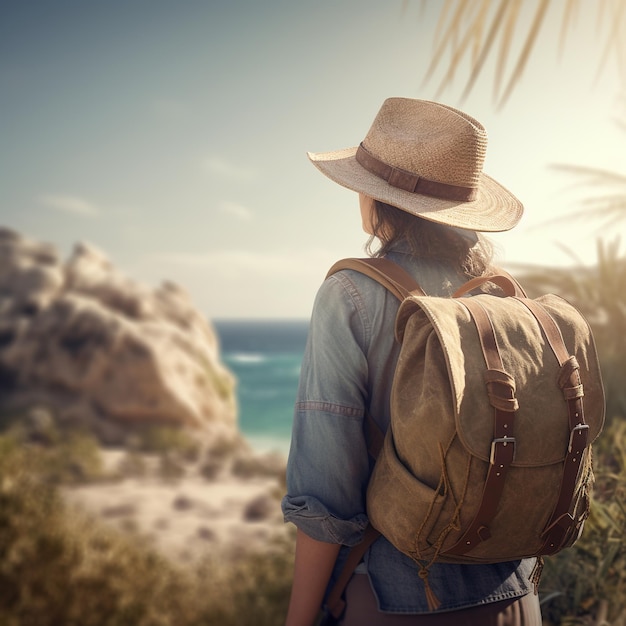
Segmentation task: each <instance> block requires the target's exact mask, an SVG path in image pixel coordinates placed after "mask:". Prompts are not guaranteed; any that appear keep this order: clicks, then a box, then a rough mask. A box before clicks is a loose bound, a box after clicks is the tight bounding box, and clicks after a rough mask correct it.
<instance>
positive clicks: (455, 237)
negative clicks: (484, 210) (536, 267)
mask: <svg viewBox="0 0 626 626" xmlns="http://www.w3.org/2000/svg"><path fill="white" fill-rule="evenodd" d="M374 207H375V208H374V211H373V215H372V231H373V234H372V235H371V236H370V238H369V240H368V242H367V244H366V250H367V252H368V254H370V255H371V256H383V255H384V254H386V253H387V252H388V251H389V250H390V249H391V248H392V247H394V245H395V244H397V243H399V242H403V243H405V244H408V248H409V251H410V253H411V254H412V255H414V256H416V257H421V258H439V259H445V260H449V261H451V262H453V263H455V264H456V265H457V266H458V267H460V268H461V269H462V270H463V272H464V273H465V274H466V275H467V276H468V278H473V277H474V276H482V275H484V274H487V273H489V272H490V271H491V264H492V260H493V245H492V244H491V242H490V241H489V240H488V239H486V238H485V237H484V236H483V235H481V234H480V233H477V235H478V241H477V242H473V241H471V240H470V239H468V238H466V237H463V236H462V235H460V234H458V233H457V232H456V231H455V230H454V229H452V228H450V227H448V226H444V225H442V224H437V223H436V222H431V221H430V220H425V219H423V218H420V217H417V216H415V215H412V214H411V213H407V212H406V211H403V210H402V209H398V208H396V207H394V206H391V205H389V204H385V203H384V202H380V201H379V200H376V201H375V202H374ZM375 239H378V240H379V241H380V247H379V248H378V249H377V250H373V243H374V240H375Z"/></svg>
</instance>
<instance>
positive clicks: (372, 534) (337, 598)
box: [326, 524, 380, 620]
mask: <svg viewBox="0 0 626 626" xmlns="http://www.w3.org/2000/svg"><path fill="white" fill-rule="evenodd" d="M379 537H380V533H379V532H378V531H377V530H376V529H375V528H374V527H373V526H372V525H371V524H368V525H367V527H366V529H365V534H364V536H363V540H362V541H361V543H358V544H357V545H356V546H354V547H353V548H352V549H351V550H350V552H349V553H348V557H347V559H346V562H345V563H344V566H343V568H342V570H341V572H340V574H339V577H338V578H337V581H336V582H335V584H334V586H333V588H332V589H331V591H330V593H329V594H328V598H327V600H326V608H327V609H328V611H329V612H330V614H331V615H332V616H333V617H334V618H335V619H337V620H338V619H339V618H340V617H341V615H342V613H343V612H344V609H345V608H346V601H345V600H344V599H343V592H344V589H345V588H346V586H347V585H348V583H349V582H350V578H351V577H352V574H353V573H354V570H355V569H356V567H357V565H358V564H359V563H360V562H361V559H362V558H363V557H364V556H365V553H366V552H367V551H368V550H369V548H370V546H371V545H372V544H373V543H374V542H375V541H376V539H378V538H379Z"/></svg>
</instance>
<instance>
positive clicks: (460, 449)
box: [328, 259, 604, 616]
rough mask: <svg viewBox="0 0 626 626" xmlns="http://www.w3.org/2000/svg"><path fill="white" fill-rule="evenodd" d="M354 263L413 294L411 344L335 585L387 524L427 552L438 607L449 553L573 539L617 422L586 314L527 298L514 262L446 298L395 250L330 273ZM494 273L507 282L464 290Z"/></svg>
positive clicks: (334, 600)
mask: <svg viewBox="0 0 626 626" xmlns="http://www.w3.org/2000/svg"><path fill="white" fill-rule="evenodd" d="M346 268H347V269H353V270H357V271H359V272H361V273H364V274H366V275H368V276H370V277H371V278H373V279H374V280H377V281H378V282H380V283H381V284H382V285H384V286H385V287H386V288H387V289H389V290H390V291H391V292H392V293H393V294H394V295H395V296H396V297H398V298H399V299H400V300H401V305H400V308H399V311H398V315H397V318H396V323H395V333H396V338H397V340H398V341H399V342H400V344H401V348H400V355H399V358H398V363H397V366H396V371H395V374H394V379H393V386H392V392H391V406H390V409H391V421H390V426H389V429H388V431H387V433H379V432H376V431H377V427H376V426H375V422H374V421H373V420H372V419H368V421H367V423H368V428H367V429H366V435H367V438H368V440H369V442H370V450H371V451H372V454H373V455H374V456H376V457H377V460H376V464H375V466H374V470H373V473H372V476H371V479H370V482H369V485H368V490H367V497H366V504H367V514H368V518H369V520H370V527H368V529H367V531H366V537H365V540H364V541H363V542H362V543H361V544H359V546H357V547H356V548H355V549H353V551H352V553H351V554H350V555H349V557H348V563H347V564H346V566H345V568H344V570H343V572H342V573H341V575H340V578H339V581H338V583H337V585H336V586H335V587H334V588H333V590H332V592H331V595H330V597H329V601H328V606H329V607H330V609H331V612H332V613H333V614H335V615H336V616H337V615H338V614H340V613H341V610H342V607H343V602H342V600H341V593H342V591H343V588H344V587H345V585H346V584H347V582H348V580H349V578H350V576H351V574H352V571H353V569H354V567H355V566H356V564H357V563H358V561H359V560H360V559H361V557H362V555H363V554H364V553H365V551H366V550H367V548H368V547H369V545H370V544H371V543H372V542H373V541H374V540H375V539H376V538H377V537H378V536H379V533H382V534H383V535H384V536H385V537H386V538H387V539H388V540H389V541H390V542H391V543H392V544H393V545H394V546H395V547H396V548H397V549H398V550H400V551H401V552H403V553H404V554H406V555H408V556H409V557H411V558H412V559H413V560H414V561H415V562H416V563H417V564H418V566H419V568H420V575H421V577H422V579H423V580H424V581H425V584H426V595H427V599H428V602H429V605H430V607H431V609H433V610H434V609H435V608H436V607H437V606H438V600H437V598H436V597H435V596H434V594H433V593H432V591H431V590H430V587H429V585H428V568H429V567H430V565H432V563H434V562H435V561H439V562H451V563H494V562H502V561H512V560H517V559H521V558H525V557H532V556H538V557H542V556H543V555H551V554H555V553H556V552H558V551H559V550H561V549H563V548H565V547H567V546H571V545H572V544H573V543H574V542H575V541H576V540H577V538H578V537H579V536H580V533H581V531H582V528H583V524H584V521H585V519H586V518H587V515H588V512H589V502H590V491H591V487H592V483H593V472H592V460H591V443H592V442H593V441H594V440H595V439H596V437H597V436H598V434H599V433H600V431H601V429H602V426H603V422H604V390H603V386H602V380H601V375H600V368H599V363H598V357H597V353H596V348H595V344H594V340H593V336H592V332H591V329H590V327H589V324H588V323H587V321H586V320H585V319H584V318H583V316H582V315H581V314H580V313H579V312H578V311H577V310H576V309H575V308H574V307H573V306H572V305H571V304H569V303H568V302H566V301H565V300H564V299H562V298H560V297H559V296H556V295H552V294H548V295H543V296H541V297H539V298H537V299H529V298H527V297H526V295H525V293H524V292H523V290H522V288H521V287H520V285H519V284H518V283H517V282H516V281H515V280H513V279H512V278H511V277H510V276H508V275H498V276H490V277H487V278H485V277H482V278H477V279H473V280H471V281H469V282H468V283H466V284H465V285H464V286H462V287H461V288H460V289H459V290H457V292H456V293H455V294H454V297H452V298H442V297H434V296H427V295H425V294H424V292H423V291H422V290H421V289H420V288H419V286H418V285H417V283H415V281H414V280H413V278H412V277H410V276H409V274H408V273H406V272H405V271H404V270H403V269H402V268H401V267H399V266H398V265H396V264H394V263H392V262H391V261H389V260H387V259H344V260H342V261H339V262H338V263H336V264H335V265H334V266H333V267H332V268H331V270H330V272H329V275H330V274H332V273H334V272H336V271H338V270H340V269H346ZM486 282H492V283H494V284H496V285H498V286H499V287H500V289H501V291H502V292H503V294H504V295H502V294H500V295H493V294H490V293H480V294H477V295H471V297H464V296H467V295H468V294H469V293H470V292H471V291H473V290H475V289H477V288H479V287H481V286H482V285H484V284H485V283H486ZM538 562H539V563H542V559H541V558H540V559H539V561H538ZM540 573H541V570H540V568H539V569H538V571H537V572H536V573H535V582H538V577H539V575H540Z"/></svg>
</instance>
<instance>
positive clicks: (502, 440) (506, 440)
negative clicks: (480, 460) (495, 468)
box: [489, 437, 515, 465]
mask: <svg viewBox="0 0 626 626" xmlns="http://www.w3.org/2000/svg"><path fill="white" fill-rule="evenodd" d="M498 444H502V446H503V447H505V448H506V447H507V446H508V445H511V446H512V447H513V452H512V453H511V460H513V459H514V458H515V437H498V438H496V439H494V440H493V441H492V442H491V454H490V456H489V462H490V463H491V465H494V464H495V462H496V448H497V446H498Z"/></svg>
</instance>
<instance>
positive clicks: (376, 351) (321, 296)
mask: <svg viewBox="0 0 626 626" xmlns="http://www.w3.org/2000/svg"><path fill="white" fill-rule="evenodd" d="M486 143H487V140H486V133H485V130H484V128H483V127H482V126H481V125H480V124H479V123H478V122H477V121H476V120H474V119H473V118H471V117H470V116H468V115H466V114H465V113H462V112H461V111H457V110H455V109H453V108H451V107H447V106H444V105H441V104H437V103H434V102H426V101H422V100H412V99H405V98H391V99H388V100H386V101H385V102H384V103H383V105H382V107H381V109H380V111H379V113H378V115H377V116H376V118H375V120H374V123H373V124H372V127H371V128H370V131H369V132H368V134H367V136H366V138H365V139H364V141H363V142H362V143H361V145H360V146H359V147H358V148H350V149H347V150H342V151H338V152H331V153H321V154H309V158H310V159H311V161H312V162H313V163H314V165H316V167H318V169H319V170H320V171H321V172H322V173H323V174H325V175H326V176H328V177H329V178H330V179H331V180H334V181H335V182H337V183H339V184H340V185H342V186H344V187H347V188H349V189H352V190H354V191H356V192H358V194H359V203H360V208H361V215H362V223H363V228H364V230H365V231H366V232H367V233H369V234H370V240H369V243H368V250H370V248H371V245H372V244H373V242H374V240H378V241H379V242H380V248H379V250H378V251H377V252H376V255H377V256H385V257H386V258H388V259H390V260H392V261H394V262H396V263H397V264H399V265H400V266H401V267H403V268H404V269H405V270H407V271H408V272H409V274H411V275H412V276H413V277H414V278H415V279H416V280H417V282H418V283H419V284H420V286H421V287H422V289H423V290H424V291H425V292H426V293H427V294H429V295H437V296H450V295H451V294H452V293H453V292H454V291H455V289H456V288H457V287H459V286H460V285H461V284H463V283H464V282H465V281H467V280H468V279H469V278H472V277H474V276H479V275H482V274H485V273H487V272H489V271H490V263H491V252H490V247H489V245H488V244H487V243H486V242H485V240H484V239H483V238H482V237H481V236H479V235H478V234H477V232H479V231H502V230H508V229H510V228H512V227H513V226H515V224H517V222H518V221H519V219H520V217H521V214H522V211H523V208H522V205H521V203H520V202H519V201H518V200H517V198H515V197H514V196H513V195H512V194H511V193H510V192H509V191H507V190H506V189H505V188H504V187H502V186H501V185H499V184H498V183H497V182H496V181H494V180H493V179H491V178H489V177H488V176H486V175H485V174H483V173H482V165H483V161H484V157H485V151H486ZM398 305H399V303H398V300H397V299H396V298H395V297H394V296H393V295H392V294H391V293H389V292H388V291H387V290H386V289H385V288H384V287H382V286H381V285H379V284H378V283H376V282H375V281H373V280H371V279H370V278H368V277H366V276H364V275H362V274H360V273H358V272H355V271H352V270H341V271H339V272H338V273H336V274H333V275H332V276H331V277H330V278H328V279H327V280H326V281H325V282H324V283H323V285H322V286H321V288H320V290H319V292H318V295H317V298H316V301H315V305H314V308H313V313H312V318H311V326H310V330H309V338H308V342H307V347H306V353H305V356H304V359H303V364H302V371H301V378H300V387H299V391H298V397H297V401H296V407H295V414H294V425H293V435H292V444H291V450H290V454H289V462H288V469H287V495H286V496H285V498H284V500H283V512H284V515H285V520H286V521H290V522H293V523H294V524H295V525H296V526H297V528H298V531H297V539H296V560H295V569H294V580H293V588H292V596H291V602H290V607H289V612H288V616H287V626H311V625H312V624H313V623H314V622H315V619H316V617H317V615H318V614H319V610H320V607H321V606H322V605H323V602H324V598H325V596H326V594H327V592H328V589H329V588H330V587H332V584H333V581H334V580H335V579H336V577H337V574H338V572H339V571H340V570H341V567H342V564H343V562H344V561H345V557H346V554H347V552H348V550H349V547H350V546H354V545H356V544H358V543H359V542H360V541H361V540H362V538H363V535H364V532H365V529H366V527H367V523H368V520H367V516H366V513H365V490H366V487H367V483H368V480H369V477H370V474H371V470H372V464H371V463H370V462H369V460H368V455H367V446H366V443H365V438H364V435H363V419H364V416H365V414H366V411H368V412H369V413H370V415H372V416H374V417H375V419H376V421H377V422H378V426H379V427H380V428H381V429H382V430H383V431H384V430H386V428H387V426H388V424H389V410H390V409H389V398H390V393H391V383H392V378H393V373H394V369H395V364H396V361H397V358H398V353H399V345H398V344H397V343H396V342H395V339H394V321H395V316H396V312H397V309H398ZM534 565H535V560H534V559H524V560H521V561H514V562H507V563H499V564H494V565H455V564H441V563H436V564H435V565H433V566H432V568H431V569H430V572H429V585H430V588H431V589H432V591H433V592H434V593H435V594H436V596H437V598H438V600H439V602H440V606H439V607H438V609H437V610H436V611H433V609H432V608H430V606H429V602H428V598H427V592H426V589H425V587H424V585H423V581H422V580H421V579H420V575H419V569H418V567H417V566H416V564H415V563H414V562H413V561H412V560H411V559H410V558H409V557H407V556H405V555H404V554H402V553H401V552H399V551H398V550H396V549H395V548H394V547H393V546H392V545H391V544H390V543H389V542H388V541H387V540H386V539H385V538H384V537H380V538H379V539H378V540H377V541H375V542H374V543H373V544H372V546H371V547H370V548H369V550H368V551H367V553H366V555H365V557H364V559H363V561H362V562H361V563H360V564H359V565H358V567H357V568H356V570H355V573H354V575H353V576H352V578H351V579H350V582H349V584H348V586H347V589H346V593H345V599H346V602H347V604H346V610H345V613H344V615H343V616H342V619H341V622H340V623H341V624H343V625H344V626H355V625H360V626H364V625H370V624H371V625H373V626H376V625H383V626H384V625H387V624H389V625H394V624H398V625H401V624H404V625H407V626H408V625H411V624H419V625H431V624H432V625H433V626H434V625H442V624H455V625H462V624H468V625H471V624H480V625H481V626H484V625H487V624H494V625H495V624H498V625H500V626H504V625H515V624H520V625H521V624H524V625H527V626H528V625H532V626H534V625H536V626H540V625H541V615H540V611H539V603H538V599H537V596H536V595H535V594H533V590H532V585H531V583H530V576H531V572H532V570H533V567H534ZM431 604H432V603H431Z"/></svg>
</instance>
